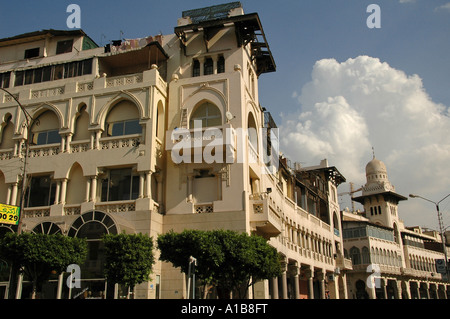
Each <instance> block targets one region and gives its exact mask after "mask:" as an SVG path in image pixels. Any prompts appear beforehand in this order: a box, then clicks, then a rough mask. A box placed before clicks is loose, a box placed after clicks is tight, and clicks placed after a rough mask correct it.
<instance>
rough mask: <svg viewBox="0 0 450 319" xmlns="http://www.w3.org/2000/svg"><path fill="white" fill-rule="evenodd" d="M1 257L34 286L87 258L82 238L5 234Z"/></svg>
mask: <svg viewBox="0 0 450 319" xmlns="http://www.w3.org/2000/svg"><path fill="white" fill-rule="evenodd" d="M0 256H1V257H2V258H3V259H4V260H6V261H8V263H9V264H10V265H14V267H17V268H20V269H22V270H23V271H24V273H25V275H27V276H28V277H29V278H30V279H31V280H32V282H33V295H32V298H34V297H35V296H36V291H37V287H38V286H40V285H41V284H42V283H43V282H44V281H45V280H47V279H48V278H49V277H50V274H51V273H52V271H55V272H57V273H62V272H64V271H66V269H67V266H69V265H71V264H82V263H83V262H84V260H85V259H86V256H87V243H86V241H85V240H84V239H80V238H72V237H67V236H63V235H61V234H56V235H47V234H33V233H22V234H16V233H7V234H5V236H4V237H2V238H0Z"/></svg>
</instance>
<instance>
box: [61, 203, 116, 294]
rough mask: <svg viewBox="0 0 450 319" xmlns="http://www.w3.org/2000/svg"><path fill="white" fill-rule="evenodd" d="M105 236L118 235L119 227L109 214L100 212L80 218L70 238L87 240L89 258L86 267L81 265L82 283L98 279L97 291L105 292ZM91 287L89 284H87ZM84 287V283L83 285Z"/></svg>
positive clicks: (70, 232)
mask: <svg viewBox="0 0 450 319" xmlns="http://www.w3.org/2000/svg"><path fill="white" fill-rule="evenodd" d="M105 234H117V226H116V225H115V223H114V221H113V219H112V218H111V217H109V216H108V215H107V214H105V213H103V212H99V211H92V212H88V213H85V214H83V215H81V216H80V217H78V218H77V219H76V220H75V221H74V222H73V224H72V226H71V227H70V229H69V232H68V236H70V237H77V238H85V239H86V241H87V244H88V256H87V258H86V261H85V263H84V265H81V276H82V278H81V279H82V281H83V280H85V279H97V280H99V281H97V287H95V288H97V289H99V291H103V290H104V273H103V264H104V261H105V255H104V243H103V240H102V237H103V235H105ZM85 284H86V285H89V283H85ZM82 286H83V283H82Z"/></svg>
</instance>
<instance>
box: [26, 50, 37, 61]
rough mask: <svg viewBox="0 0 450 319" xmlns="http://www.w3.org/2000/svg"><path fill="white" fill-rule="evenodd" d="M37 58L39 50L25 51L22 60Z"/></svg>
mask: <svg viewBox="0 0 450 319" xmlns="http://www.w3.org/2000/svg"><path fill="white" fill-rule="evenodd" d="M38 56H39V48H33V49H28V50H25V55H24V59H31V58H36V57H38Z"/></svg>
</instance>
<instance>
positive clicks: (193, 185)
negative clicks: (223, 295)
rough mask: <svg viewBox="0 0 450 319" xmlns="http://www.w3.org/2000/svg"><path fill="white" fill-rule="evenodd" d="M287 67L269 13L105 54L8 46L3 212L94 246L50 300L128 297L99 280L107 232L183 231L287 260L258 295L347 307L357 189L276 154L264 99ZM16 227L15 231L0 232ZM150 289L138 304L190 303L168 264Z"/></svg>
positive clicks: (191, 21) (58, 40) (58, 38)
mask: <svg viewBox="0 0 450 319" xmlns="http://www.w3.org/2000/svg"><path fill="white" fill-rule="evenodd" d="M275 70H276V66H275V62H274V59H273V57H272V54H271V51H270V48H269V45H268V42H267V39H266V37H265V34H264V31H263V28H262V24H261V21H260V19H259V16H258V14H256V13H251V14H245V13H244V11H243V8H242V6H241V5H240V3H238V2H233V3H230V4H226V5H221V6H213V7H209V8H205V9H197V10H190V11H185V12H183V15H182V17H181V18H180V19H179V20H178V22H177V26H176V27H175V28H174V33H173V34H169V35H158V36H154V37H152V36H149V37H147V38H141V39H132V40H126V41H112V42H111V43H110V44H109V45H107V46H106V47H98V46H97V45H96V44H95V43H94V41H92V39H90V38H89V36H87V35H86V34H85V33H84V32H83V31H81V30H75V31H57V30H43V31H38V32H32V33H28V34H22V35H18V36H15V37H11V38H6V39H1V40H0V86H1V87H2V88H4V89H5V90H7V92H5V91H3V90H0V132H1V138H0V203H5V204H8V205H16V206H20V205H22V204H23V211H22V220H21V221H22V223H21V231H25V232H35V233H47V234H51V233H62V234H64V235H66V236H74V237H82V238H86V239H87V241H88V244H89V254H88V258H87V260H86V262H85V264H83V265H80V266H81V288H73V289H69V288H68V287H67V285H66V278H67V274H54V275H52V278H50V280H49V281H48V283H46V284H45V285H44V286H43V287H42V292H41V298H74V297H76V298H81V297H98V298H121V297H123V296H124V295H126V292H125V291H123V287H120V286H117V285H112V284H109V283H108V282H107V281H105V278H104V276H103V268H102V267H103V263H102V260H103V258H104V256H103V246H102V242H101V240H100V238H101V236H102V235H103V234H105V233H110V234H118V233H122V232H125V233H129V234H135V233H144V234H148V235H149V236H152V237H153V238H154V239H156V237H157V236H158V234H161V233H165V232H167V231H170V230H174V231H182V230H184V229H201V230H211V229H231V230H236V231H240V232H247V233H256V234H258V235H261V236H263V237H264V238H266V239H267V240H268V242H269V243H270V244H271V245H272V246H274V247H275V248H276V249H277V250H278V251H279V252H280V254H281V255H282V256H283V261H284V262H283V267H284V271H283V274H282V276H280V277H279V278H273V279H270V280H265V281H261V282H259V283H257V284H255V285H254V286H253V288H252V289H251V290H250V292H249V296H248V297H250V298H328V297H330V298H341V299H344V298H348V297H349V295H348V289H347V284H348V282H349V281H348V278H347V273H348V272H349V271H350V270H352V263H351V260H350V259H349V258H346V257H345V255H344V246H343V237H342V234H343V229H342V226H341V214H340V210H339V205H338V201H337V187H338V186H339V184H340V183H342V182H344V181H345V178H344V177H343V176H342V175H341V174H340V173H339V171H338V170H337V169H336V168H335V167H333V166H329V165H328V162H327V161H326V160H323V161H322V162H321V163H320V164H319V165H318V166H315V167H301V166H300V165H298V164H295V165H290V161H289V160H288V159H286V158H284V157H283V156H279V150H278V147H277V145H278V140H277V129H276V124H275V123H274V121H273V119H272V117H271V116H270V113H269V112H267V111H266V109H265V108H263V107H261V105H260V102H259V99H258V79H259V77H260V76H265V74H266V73H270V72H273V71H275ZM17 101H19V103H20V104H21V105H22V106H23V108H24V109H25V111H26V113H25V112H24V111H22V109H21V108H20V107H19V106H18V103H17ZM27 115H29V119H30V121H29V125H27V117H26V116H27ZM199 126H201V127H200V128H199ZM27 149H28V152H26V150H27ZM24 172H25V174H24ZM24 177H25V178H24ZM24 180H25V186H26V187H23V185H24ZM23 190H24V191H23ZM8 231H17V226H10V225H6V224H5V225H0V232H1V233H2V234H3V233H5V232H8ZM155 254H156V260H157V259H158V252H157V251H156V252H155ZM8 276H9V273H8V272H7V271H2V272H1V275H0V297H2V298H3V297H5V296H7V295H8V294H9V296H12V295H16V296H18V297H22V298H27V297H28V296H29V292H30V287H31V285H30V283H29V282H28V281H27V278H19V282H18V286H17V289H15V287H14V289H12V288H11V289H9V288H10V287H9V278H8ZM150 279H151V280H150V281H149V282H146V283H143V284H141V285H139V286H138V287H136V289H135V296H134V297H135V298H140V299H154V298H186V297H187V291H186V282H187V278H186V276H185V275H184V274H183V273H181V272H180V270H179V269H176V268H174V267H173V266H172V265H171V264H169V263H162V262H161V261H159V260H157V262H156V263H155V265H154V267H153V273H152V275H151V278H150ZM198 293H199V292H198ZM209 297H210V298H214V297H215V294H214V292H213V291H212V292H211V294H209Z"/></svg>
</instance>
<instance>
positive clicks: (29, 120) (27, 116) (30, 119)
mask: <svg viewBox="0 0 450 319" xmlns="http://www.w3.org/2000/svg"><path fill="white" fill-rule="evenodd" d="M0 90H2V91H4V92H5V93H7V94H8V95H9V96H11V97H12V98H13V99H14V100H15V101H16V103H17V104H18V105H19V107H20V109H21V110H22V112H23V114H24V115H25V121H26V128H27V136H26V138H25V155H24V160H23V177H22V195H21V199H20V204H19V207H20V214H19V220H18V224H17V233H18V234H20V233H21V232H22V215H23V208H24V206H25V205H24V202H25V191H26V187H27V186H26V183H27V159H28V151H29V143H28V138H29V136H30V130H31V125H32V124H33V117H32V116H31V115H30V113H28V111H27V110H26V109H25V108H24V107H23V105H22V104H21V103H20V102H19V100H18V99H17V98H16V97H15V96H14V95H13V94H11V93H10V92H9V91H8V90H6V89H4V88H2V87H0ZM20 151H21V150H20V149H19V153H20Z"/></svg>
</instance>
